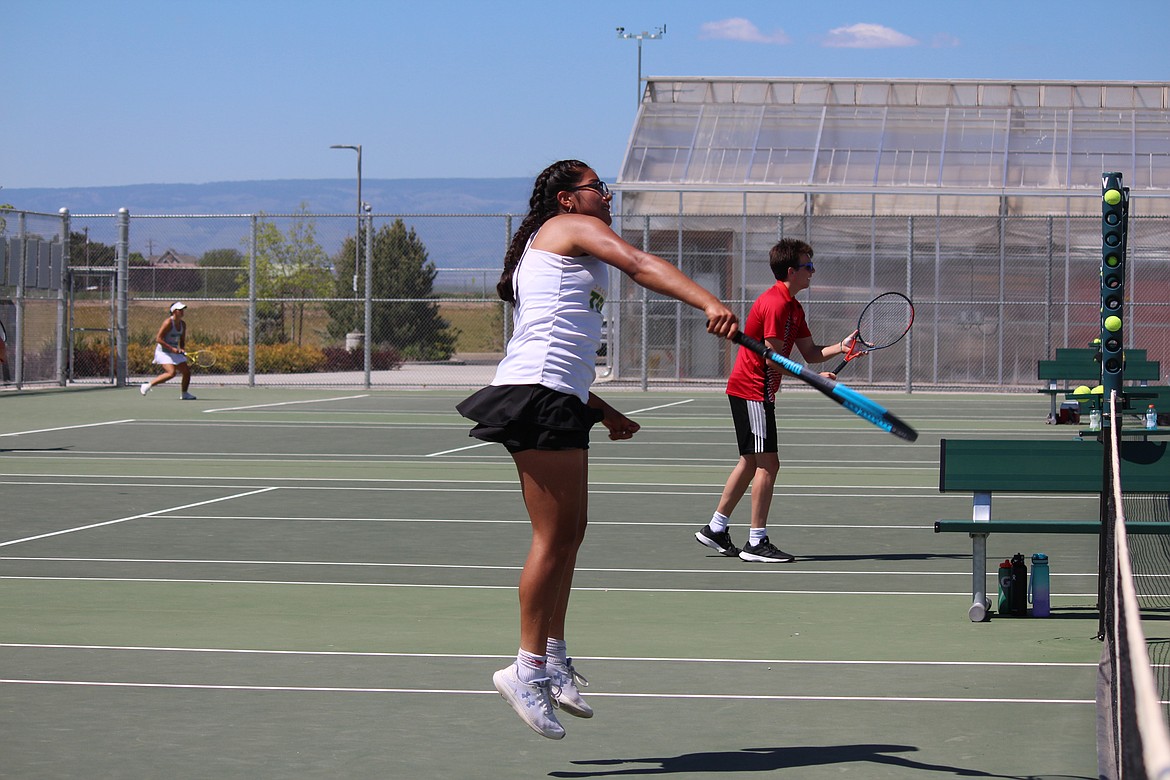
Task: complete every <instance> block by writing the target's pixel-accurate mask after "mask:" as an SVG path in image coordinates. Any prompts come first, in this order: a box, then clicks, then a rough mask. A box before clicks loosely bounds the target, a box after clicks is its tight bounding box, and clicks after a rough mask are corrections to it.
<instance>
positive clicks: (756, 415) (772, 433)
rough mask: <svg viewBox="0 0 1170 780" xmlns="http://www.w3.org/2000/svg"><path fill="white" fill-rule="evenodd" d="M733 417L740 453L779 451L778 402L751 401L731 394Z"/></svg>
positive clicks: (729, 399) (757, 453)
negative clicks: (777, 430) (777, 432)
mask: <svg viewBox="0 0 1170 780" xmlns="http://www.w3.org/2000/svg"><path fill="white" fill-rule="evenodd" d="M727 400H728V401H729V402H730V403H731V419H732V420H733V421H734V422H735V440H736V443H737V444H739V454H740V455H759V454H760V453H762V452H779V448H778V447H777V444H778V437H777V436H776V404H774V403H769V402H767V401H749V400H747V399H746V398H740V397H738V396H734V395H729V396H727Z"/></svg>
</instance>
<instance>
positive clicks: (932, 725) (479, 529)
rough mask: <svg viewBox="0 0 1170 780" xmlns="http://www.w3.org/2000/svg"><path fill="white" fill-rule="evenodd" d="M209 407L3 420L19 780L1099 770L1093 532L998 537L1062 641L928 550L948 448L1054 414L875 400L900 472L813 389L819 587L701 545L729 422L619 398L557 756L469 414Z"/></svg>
mask: <svg viewBox="0 0 1170 780" xmlns="http://www.w3.org/2000/svg"><path fill="white" fill-rule="evenodd" d="M193 390H194V391H195V392H197V394H198V396H199V400H198V401H195V402H189V403H180V402H178V401H177V400H175V399H173V398H171V397H170V395H169V394H161V393H154V394H152V395H150V396H147V397H146V398H143V397H141V396H140V395H139V394H138V392H137V389H136V388H130V389H121V390H110V389H105V390H89V391H47V392H43V393H24V394H21V395H15V396H10V397H5V398H4V399H3V400H2V401H0V403H2V404H3V408H4V415H3V417H2V419H0V457H2V462H0V481H2V482H3V492H2V493H0V495H2V496H3V498H2V501H3V505H4V510H3V518H4V519H3V524H2V533H0V589H2V594H3V596H2V598H0V625H2V626H3V631H2V635H0V678H2V680H0V730H2V733H3V734H4V738H3V750H2V754H3V758H2V765H3V770H2V772H0V774H4V775H5V776H10V777H14V778H16V777H20V778H66V777H69V778H72V777H83V776H84V777H170V778H211V777H215V778H221V777H248V778H292V777H295V778H339V777H345V778H375V777H377V778H422V777H427V778H431V777H434V778H549V777H559V778H566V777H568V778H571V777H578V778H606V777H642V776H670V777H677V778H680V779H681V778H687V779H688V780H689V779H690V778H708V777H735V778H757V777H759V778H764V777H767V778H779V777H790V778H801V779H802V780H803V779H804V778H812V779H814V780H815V779H816V778H828V777H842V776H845V777H858V778H914V777H927V776H940V775H941V776H956V777H1004V778H1094V777H1096V776H1097V772H1096V767H1097V763H1096V762H1097V759H1096V746H1095V738H1096V736H1095V712H1096V708H1095V704H1094V700H1093V698H1094V685H1095V679H1096V672H1097V669H1096V667H1097V660H1098V657H1099V655H1100V652H1101V647H1100V644H1099V642H1098V641H1096V639H1095V638H1094V637H1095V635H1096V632H1097V614H1096V609H1095V605H1096V591H1097V584H1096V583H1097V577H1096V571H1097V549H1096V538H1095V537H1091V536H1083V535H1078V536H1052V535H1046V536H1028V535H1019V536H1011V537H1008V536H999V537H998V538H997V537H996V536H995V535H992V536H991V537H990V539H989V542H988V544H989V556H991V557H992V558H993V559H994V558H997V557H998V558H999V560H1002V559H1003V558H1005V557H1010V556H1011V555H1012V554H1014V553H1016V552H1023V553H1025V554H1029V553H1032V552H1045V553H1047V554H1048V555H1049V557H1050V559H1051V561H1052V571H1053V594H1054V595H1053V605H1054V610H1053V617H1052V618H1050V619H995V620H993V621H992V622H990V623H984V624H973V623H971V622H969V621H968V619H967V613H966V611H967V607H968V606H969V603H970V576H971V575H970V544H969V541H968V540H967V538H966V537H965V536H963V535H946V534H940V535H936V534H934V533H933V532H932V525H933V522H934V520H936V519H938V518H940V517H947V516H950V517H962V516H964V515H966V514H968V513H969V511H970V506H969V505H970V496H968V495H962V494H956V495H952V494H947V495H940V494H939V492H938V489H937V488H938V439H939V438H940V437H942V436H947V437H963V436H969V437H1021V438H1036V439H1044V438H1053V437H1055V438H1062V437H1071V436H1073V435H1074V429H1073V428H1071V427H1068V426H1049V425H1045V424H1044V420H1045V417H1046V414H1047V411H1048V410H1047V405H1048V402H1047V400H1046V399H1044V398H1042V397H1040V396H1036V395H1033V394H1029V395H987V394H979V395H974V394H971V395H963V394H929V393H926V394H924V393H915V394H914V395H910V396H908V395H900V394H888V395H883V394H875V398H876V399H877V400H879V401H880V402H882V403H884V404H885V405H887V406H889V407H890V408H891V409H892V410H894V411H895V412H896V413H898V414H899V416H901V417H903V418H905V419H906V420H907V421H908V422H910V423H911V424H913V425H915V426H916V427H917V428H918V430H919V432H920V434H921V436H920V438H919V440H918V442H917V443H915V444H908V443H905V442H902V441H899V440H897V439H895V438H894V437H892V436H889V435H888V434H884V433H882V432H880V431H878V430H877V429H875V428H873V427H871V426H868V425H867V424H865V423H864V422H862V421H860V420H858V419H857V418H856V417H854V416H853V415H850V414H848V413H847V412H844V411H842V410H841V409H840V408H839V407H837V406H836V405H834V404H832V403H829V402H827V401H826V400H825V399H824V398H823V397H822V396H820V395H819V394H817V393H814V392H808V391H791V390H786V391H785V393H784V394H783V395H782V396H781V397H780V402H779V405H778V417H779V418H780V421H781V429H782V430H781V459H782V463H783V465H782V469H781V475H780V480H779V484H778V487H777V496H776V500H775V502H774V504H773V509H772V516H771V521H770V524H769V529H770V532H771V535H772V539H773V541H775V542H776V543H777V544H778V545H779V546H781V547H783V548H784V549H785V550H788V551H790V552H793V553H795V554H796V555H797V556H798V558H799V559H798V561H797V562H796V563H794V564H788V565H782V564H781V565H767V564H748V563H744V562H742V561H739V560H737V559H729V558H723V557H720V556H717V555H715V554H714V553H712V552H711V551H710V550H707V549H705V548H703V547H701V546H699V545H698V544H696V542H695V540H694V538H693V533H694V531H695V530H697V529H698V527H699V526H700V525H701V524H702V523H704V522H705V521H706V520H708V519H709V518H710V514H711V511H712V509H713V508H714V505H715V503H716V501H717V498H718V495H719V492H720V489H721V487H722V484H723V480H724V479H725V478H726V476H727V473H728V471H729V469H730V468H731V465H732V464H733V462H734V460H735V457H736V455H735V452H736V451H735V442H734V436H733V434H732V431H731V425H730V419H729V415H728V412H727V403H726V400H725V398H724V396H723V395H722V394H721V393H718V392H710V391H698V392H684V391H678V392H651V393H640V392H623V391H621V390H617V391H611V392H606V391H605V389H604V388H600V389H599V392H601V393H602V394H603V395H605V397H606V398H607V400H610V401H611V403H614V405H615V406H618V407H619V408H621V409H622V410H623V411H626V412H627V413H631V412H632V413H633V414H632V415H631V416H633V417H634V418H635V419H637V420H638V421H639V422H640V423H641V424H642V426H643V428H642V432H641V433H640V434H639V435H638V436H637V437H635V439H634V440H632V441H629V442H619V443H613V442H609V441H607V440H605V438H604V436H601V435H595V437H594V444H593V448H592V449H591V452H590V460H591V473H592V485H593V490H592V493H591V497H590V502H591V507H590V516H591V527H590V531H589V536H588V538H587V539H586V542H585V546H584V547H583V548H582V552H581V557H580V559H579V563H578V573H577V577H576V579H575V589H576V593H575V595H574V597H573V604H572V607H571V609H570V636H569V648H570V652H571V654H572V655H573V656H574V658H575V660H576V665H577V668H578V669H579V670H580V671H581V672H582V673H583V674H584V675H585V676H586V677H588V678H589V681H590V687H588V688H587V689H584V691H583V692H584V693H585V695H586V697H587V698H588V699H589V701H590V702H591V704H592V705H593V706H594V708H595V710H596V712H597V714H596V716H595V717H594V718H593V719H592V720H575V719H573V718H569V717H565V718H563V722H564V725H565V727H566V729H567V730H568V736H567V737H566V738H565V739H564V740H563V741H560V742H550V741H548V740H545V739H542V738H541V737H539V736H537V735H535V734H533V733H532V732H531V731H529V730H528V729H527V728H526V727H525V726H524V725H523V724H522V723H521V722H520V720H519V719H518V718H517V717H516V716H515V715H514V714H513V712H512V711H511V709H510V708H509V707H508V706H507V705H506V704H505V703H504V702H503V701H502V700H501V699H500V697H499V696H498V695H497V694H496V692H495V691H494V689H493V688H492V685H491V674H492V672H493V671H494V670H495V669H498V668H500V667H502V666H504V665H505V664H506V663H507V662H508V659H510V658H512V657H514V654H515V651H516V646H517V642H518V633H517V604H516V591H515V586H516V582H517V579H518V576H519V570H520V566H521V564H522V563H523V559H524V555H525V553H526V550H527V542H528V536H529V534H528V524H527V519H526V517H525V515H524V513H523V509H522V505H521V499H520V495H519V491H518V487H517V484H516V477H515V472H514V469H513V467H512V464H511V460H510V459H509V458H508V456H507V454H506V453H505V452H504V450H503V449H502V448H501V447H498V446H495V445H491V446H481V445H480V443H479V442H477V441H476V440H474V439H470V438H469V437H468V436H467V430H468V427H469V425H468V423H466V421H464V420H463V419H462V418H460V417H459V416H458V414H457V413H456V412H455V411H454V409H453V406H454V404H455V402H456V401H458V400H459V399H460V398H462V397H463V396H464V395H466V393H464V392H460V391H444V392H434V391H431V392H423V391H419V392H411V391H392V392H387V391H373V392H369V391H355V392H349V391H345V390H341V391H338V390H332V391H330V390H277V389H262V390H260V389H248V388H241V387H206V386H204V387H195V388H193ZM746 509H747V508H746V505H745V506H741V507H740V509H739V511H738V512H737V516H736V517H733V519H732V520H733V526H732V534H733V537H734V538H735V539H736V540H737V541H741V540H742V539H743V538H744V537H745V536H746V523H747V511H746ZM996 510H997V512H1003V513H1005V514H1010V513H1012V512H1019V513H1021V514H1023V513H1026V516H1028V517H1036V518H1046V517H1052V518H1060V517H1068V516H1070V515H1074V514H1084V515H1085V516H1087V517H1089V518H1091V517H1093V516H1095V513H1096V511H1097V502H1096V499H1095V498H1089V499H1080V498H1052V497H1047V498H1040V497H1030V496H1016V497H1009V498H1002V499H1001V498H999V497H997V498H996ZM1147 633H1149V634H1153V635H1157V634H1158V633H1159V629H1155V630H1153V631H1147ZM1151 638H1153V637H1151Z"/></svg>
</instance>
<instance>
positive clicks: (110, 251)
mask: <svg viewBox="0 0 1170 780" xmlns="http://www.w3.org/2000/svg"><path fill="white" fill-rule="evenodd" d="M116 254H117V252H116V250H115V248H114V247H112V246H110V245H109V244H103V243H102V242H100V241H90V240H89V234H88V233H85V232H78V231H70V232H69V263H70V265H88V266H94V267H98V266H113V265H114V258H115V256H116Z"/></svg>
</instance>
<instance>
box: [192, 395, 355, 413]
mask: <svg viewBox="0 0 1170 780" xmlns="http://www.w3.org/2000/svg"><path fill="white" fill-rule="evenodd" d="M369 395H370V394H369V393H362V394H361V395H340V396H337V397H336V398H314V399H311V400H308V401H281V402H280V403H271V404H254V405H252V406H225V407H224V408H222V409H204V410H203V413H204V414H211V413H212V412H238V411H241V410H243V409H267V408H270V407H273V406H293V405H294V404H323V403H327V402H329V401H351V400H353V399H354V398H367V397H369Z"/></svg>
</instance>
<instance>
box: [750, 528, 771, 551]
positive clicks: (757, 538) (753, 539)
mask: <svg viewBox="0 0 1170 780" xmlns="http://www.w3.org/2000/svg"><path fill="white" fill-rule="evenodd" d="M767 536H768V529H767V528H753V529H752V530H750V531H748V544H750V545H751V546H752V547H755V546H756V545H757V544H759V543H760V542H762V541H764V539H765V538H767Z"/></svg>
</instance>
